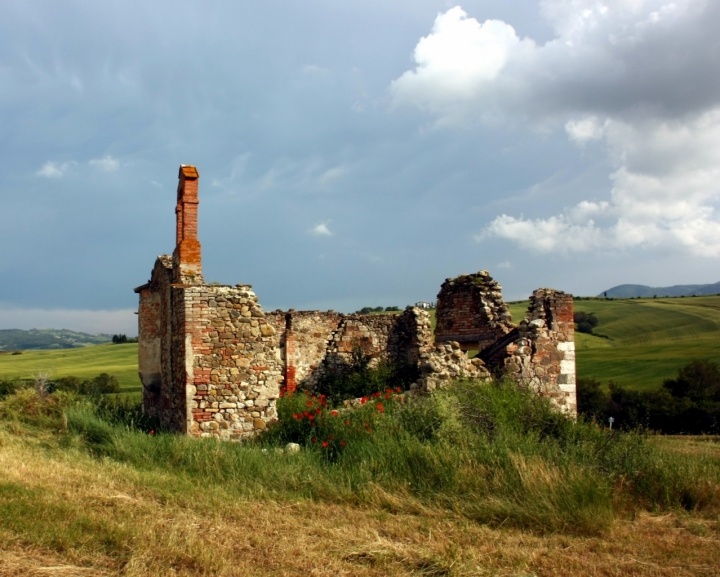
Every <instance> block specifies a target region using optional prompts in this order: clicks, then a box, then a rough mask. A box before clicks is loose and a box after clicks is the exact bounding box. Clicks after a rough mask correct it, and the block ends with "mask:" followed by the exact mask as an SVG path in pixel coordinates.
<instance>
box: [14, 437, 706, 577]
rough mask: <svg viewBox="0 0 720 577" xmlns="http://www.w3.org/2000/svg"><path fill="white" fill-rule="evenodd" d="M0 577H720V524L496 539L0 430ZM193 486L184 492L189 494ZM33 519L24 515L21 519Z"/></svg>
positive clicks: (702, 521) (415, 512) (431, 515)
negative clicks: (191, 478)
mask: <svg viewBox="0 0 720 577" xmlns="http://www.w3.org/2000/svg"><path fill="white" fill-rule="evenodd" d="M3 487H9V488H11V489H12V490H8V491H5V492H1V491H0V507H2V512H3V513H2V515H3V516H2V517H0V522H1V523H2V524H1V525H0V543H2V544H1V545H0V576H1V577H16V576H21V575H22V576H36V575H37V576H70V575H73V576H74V575H78V576H84V575H88V576H90V575H92V576H104V575H124V576H128V577H135V576H137V577H140V576H154V577H155V576H166V575H167V576H170V575H173V576H180V575H214V576H220V577H222V576H235V575H254V576H265V575H277V576H282V575H310V576H323V575H332V576H333V577H338V576H342V575H349V576H381V575H382V576H385V575H389V576H393V575H424V576H445V575H447V576H465V575H497V576H511V575H512V576H532V575H534V576H550V575H552V576H565V575H567V576H570V575H572V576H577V575H585V576H622V577H628V576H643V577H644V576H648V577H649V576H668V577H669V576H673V577H683V576H691V575H692V576H698V575H708V576H710V575H717V574H718V567H720V546H719V545H720V527H719V525H718V520H717V519H708V518H703V517H699V516H695V515H691V514H687V515H682V514H666V515H662V516H652V515H649V514H643V515H639V516H637V517H636V518H634V519H631V520H630V519H629V520H619V521H615V523H614V524H613V525H612V528H611V529H610V531H609V532H607V533H606V534H604V535H602V536H600V537H576V536H567V535H563V534H557V533H556V534H551V535H538V534H533V533H527V532H522V531H518V530H512V529H508V528H500V529H489V528H487V527H484V526H482V525H478V524H475V523H472V522H470V521H468V520H467V519H465V518H462V517H459V516H454V515H453V514H451V513H447V512H444V511H440V510H433V509H429V508H428V507H427V506H422V505H420V504H417V505H416V506H412V504H411V503H409V502H408V501H406V500H404V499H401V502H398V503H393V500H394V499H400V498H399V497H397V496H393V495H388V494H386V493H383V492H382V491H381V490H379V489H378V491H377V503H376V504H373V505H372V506H367V507H363V508H359V507H356V506H352V505H343V504H327V503H315V502H312V501H305V500H303V501H297V502H278V501H272V500H265V499H247V500H245V501H243V502H238V501H237V500H236V498H233V497H231V496H230V493H229V492H228V493H227V494H226V493H225V492H224V491H223V490H222V489H221V488H220V489H219V488H217V486H214V485H208V488H207V489H206V490H202V489H198V488H197V485H194V484H191V483H189V482H187V480H186V479H184V478H183V477H182V476H180V477H178V476H173V475H170V474H167V473H158V472H156V471H155V472H149V471H146V472H143V471H140V470H138V469H136V468H132V467H130V466H125V465H122V464H118V463H115V462H110V461H103V460H95V459H92V458H90V457H88V456H87V455H86V454H85V453H82V452H79V451H73V450H68V449H63V450H58V449H56V448H54V445H53V443H52V442H50V438H49V437H48V438H47V439H43V438H42V437H37V436H24V437H18V436H17V435H16V434H10V433H9V432H0V489H1V488H3ZM185 488H186V490H185ZM28 509H30V510H32V511H33V514H32V515H28V514H25V513H23V514H22V515H19V514H15V515H12V513H13V511H15V512H17V511H23V512H24V511H27V510H28Z"/></svg>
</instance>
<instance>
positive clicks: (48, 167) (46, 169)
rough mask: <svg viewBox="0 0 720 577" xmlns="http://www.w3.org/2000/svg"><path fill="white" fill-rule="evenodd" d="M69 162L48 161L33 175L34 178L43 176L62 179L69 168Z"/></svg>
mask: <svg viewBox="0 0 720 577" xmlns="http://www.w3.org/2000/svg"><path fill="white" fill-rule="evenodd" d="M71 164H74V163H70V162H53V161H51V160H48V161H47V162H46V163H45V164H43V165H42V168H41V169H40V170H38V171H37V172H36V173H35V176H44V177H45V178H62V177H63V176H64V175H65V173H66V172H67V170H68V169H69V168H70V166H71Z"/></svg>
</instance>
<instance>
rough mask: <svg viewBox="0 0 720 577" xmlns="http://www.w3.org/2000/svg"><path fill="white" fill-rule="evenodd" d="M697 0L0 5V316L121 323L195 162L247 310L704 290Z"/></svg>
mask: <svg viewBox="0 0 720 577" xmlns="http://www.w3.org/2000/svg"><path fill="white" fill-rule="evenodd" d="M718 30H720V2H718V1H717V0H672V1H671V0H541V1H538V0H513V1H512V2H508V1H507V0H466V1H464V2H463V3H462V4H457V3H456V2H445V1H441V0H423V1H422V2H418V1H417V0H392V1H391V2H389V1H388V0H363V1H362V2H338V1H337V0H304V1H303V2H295V1H291V0H284V1H277V0H263V1H262V2H231V1H230V0H206V1H203V2H199V1H193V2H191V1H184V0H174V1H172V2H169V1H164V0H158V1H153V2H141V1H137V0H124V1H123V2H111V1H108V2H89V1H74V0H65V1H64V2H56V1H54V0H46V1H41V0H26V1H24V2H9V3H6V4H5V5H4V7H3V15H2V19H0V126H1V127H2V128H1V130H2V132H1V134H2V139H0V158H1V159H2V161H1V162H2V177H1V178H0V202H1V206H2V210H1V211H0V238H1V239H2V251H1V252H0V281H1V282H0V328H31V327H53V328H70V329H75V330H86V331H89V332H110V333H116V332H124V333H127V334H136V328H135V327H136V325H135V323H136V317H135V315H134V314H133V311H134V310H135V307H136V302H137V301H136V295H135V294H134V293H133V290H132V289H133V287H135V286H138V285H141V284H143V283H144V282H146V281H147V279H148V277H149V274H150V269H151V267H152V265H153V262H154V259H155V257H156V256H157V255H159V254H162V253H170V252H172V250H173V248H174V226H175V216H174V206H175V191H176V187H177V171H178V166H179V165H180V164H194V165H196V166H197V167H198V169H199V172H200V195H201V204H200V223H199V226H200V232H199V235H200V240H201V242H202V245H203V266H204V272H205V278H206V280H207V281H208V282H220V283H223V284H235V283H248V284H252V285H253V286H254V288H255V290H256V292H257V294H258V296H259V298H260V302H261V303H262V304H263V306H264V307H265V308H266V309H267V310H273V309H276V308H290V307H293V308H296V309H335V310H340V311H348V312H350V311H353V310H356V309H359V308H361V307H363V306H390V305H396V306H405V305H406V304H410V303H413V302H415V301H419V300H434V299H435V296H436V294H437V291H438V289H439V286H440V284H441V283H442V282H443V280H444V279H445V278H447V277H452V276H456V275H459V274H463V273H471V272H475V271H478V270H482V269H487V270H489V271H490V272H491V274H492V275H493V276H494V277H495V278H496V279H497V280H498V281H499V282H500V283H501V284H502V285H503V289H504V295H505V297H506V299H507V300H516V299H521V298H526V297H527V296H528V295H529V294H530V293H531V292H532V291H533V290H534V289H535V288H539V287H552V288H557V289H561V290H565V291H567V292H571V293H573V294H577V295H595V294H598V293H599V292H601V291H603V290H605V289H608V288H610V287H612V286H615V285H617V284H622V283H638V284H648V285H654V286H665V285H672V284H690V283H693V284H702V283H710V282H717V281H718V280H720V270H719V267H718V264H720V212H719V210H720V206H719V202H720V34H718Z"/></svg>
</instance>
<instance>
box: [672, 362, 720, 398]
mask: <svg viewBox="0 0 720 577" xmlns="http://www.w3.org/2000/svg"><path fill="white" fill-rule="evenodd" d="M663 387H665V389H667V390H668V391H670V394H671V395H672V396H673V397H676V398H688V399H690V400H692V401H695V402H702V401H714V402H720V366H718V364H717V363H714V362H712V361H701V360H696V361H691V362H689V363H688V364H687V365H685V366H684V367H682V368H681V369H680V370H679V371H678V375H677V377H676V378H674V379H667V380H666V381H665V382H664V383H663Z"/></svg>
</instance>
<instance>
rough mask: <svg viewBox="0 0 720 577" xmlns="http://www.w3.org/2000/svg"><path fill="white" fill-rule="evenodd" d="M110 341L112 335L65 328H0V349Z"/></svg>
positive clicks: (72, 345) (40, 347)
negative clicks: (77, 331)
mask: <svg viewBox="0 0 720 577" xmlns="http://www.w3.org/2000/svg"><path fill="white" fill-rule="evenodd" d="M111 341H112V335H105V334H101V335H90V334H87V333H76V332H74V331H68V330H65V329H59V330H58V329H30V330H27V331H24V330H20V329H0V351H15V350H30V349H72V348H76V347H84V346H86V345H99V344H102V343H109V342H111Z"/></svg>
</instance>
